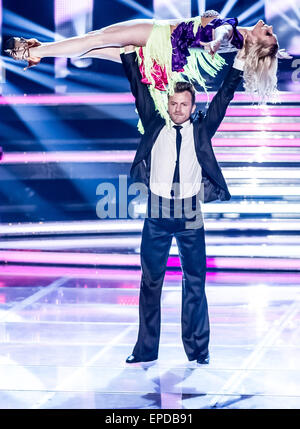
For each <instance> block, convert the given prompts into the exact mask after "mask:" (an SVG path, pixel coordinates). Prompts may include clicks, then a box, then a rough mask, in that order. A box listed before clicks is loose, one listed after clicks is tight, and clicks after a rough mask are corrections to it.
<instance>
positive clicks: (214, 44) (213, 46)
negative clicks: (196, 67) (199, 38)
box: [200, 40, 221, 59]
mask: <svg viewBox="0 0 300 429" xmlns="http://www.w3.org/2000/svg"><path fill="white" fill-rule="evenodd" d="M200 44H201V45H202V46H203V47H204V50H205V51H208V53H209V54H210V55H211V56H212V58H213V59H214V56H215V53H216V52H217V51H218V50H219V49H220V46H221V40H212V41H211V42H200Z"/></svg>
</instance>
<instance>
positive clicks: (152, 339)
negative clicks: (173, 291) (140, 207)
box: [133, 216, 209, 360]
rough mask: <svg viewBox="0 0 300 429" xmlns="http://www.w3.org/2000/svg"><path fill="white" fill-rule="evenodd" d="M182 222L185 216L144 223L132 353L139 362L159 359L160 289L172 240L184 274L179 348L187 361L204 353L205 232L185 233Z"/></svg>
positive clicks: (206, 329)
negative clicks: (136, 321) (138, 295)
mask: <svg viewBox="0 0 300 429" xmlns="http://www.w3.org/2000/svg"><path fill="white" fill-rule="evenodd" d="M186 222H187V219H186V218H185V217H184V216H183V217H182V218H174V217H172V216H170V217H169V218H166V219H165V218H161V217H159V218H146V219H145V223H144V227H143V232H142V243H141V266H142V279H141V287H140V298H139V333H138V339H137V343H136V345H135V347H134V350H133V354H134V355H135V356H136V357H137V358H139V359H141V360H155V359H157V357H158V348H159V338H160V327H161V305H160V301H161V291H162V285H163V281H164V276H165V271H166V265H167V260H168V256H169V251H170V247H171V243H172V238H173V236H175V238H176V241H177V246H178V249H179V256H180V261H181V268H182V272H183V279H182V308H181V327H182V330H181V333H182V341H183V345H184V349H185V352H186V355H187V357H188V359H189V360H195V359H197V358H198V357H199V356H202V355H206V354H207V353H208V343H209V317H208V308H207V300H206V295H205V277H206V252H205V236H204V228H203V225H202V226H201V227H200V228H196V229H195V228H190V229H189V228H187V227H186Z"/></svg>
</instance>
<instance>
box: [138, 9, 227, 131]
mask: <svg viewBox="0 0 300 429" xmlns="http://www.w3.org/2000/svg"><path fill="white" fill-rule="evenodd" d="M191 20H193V21H194V27H193V31H194V34H196V33H197V31H198V28H199V26H200V25H201V18H200V17H196V18H193V19H191ZM191 20H189V21H191ZM187 22H188V21H187ZM139 49H140V48H136V52H137V57H138V62H139V65H140V64H141V58H140V56H139V55H138V53H139ZM189 52H190V56H189V57H187V64H186V65H185V66H184V72H182V73H179V72H173V71H172V43H171V28H170V25H166V24H163V23H160V22H159V21H158V22H155V23H154V25H153V30H152V32H151V35H150V37H149V39H148V42H147V45H146V46H145V47H144V48H143V55H144V66H145V75H146V77H147V78H148V79H149V81H150V82H151V85H149V86H148V88H149V91H150V94H151V97H152V98H153V101H154V104H155V108H156V110H157V111H158V112H159V114H160V116H161V117H162V118H163V119H164V120H165V121H166V125H167V126H168V127H171V118H170V116H169V114H168V96H170V95H173V94H174V86H175V84H176V82H178V81H187V82H190V83H192V84H199V85H200V86H201V87H202V88H203V90H204V91H205V93H206V95H207V102H208V91H207V86H206V83H205V79H204V77H203V76H202V74H201V70H204V71H205V72H206V73H208V74H209V75H210V76H212V77H215V76H216V75H217V73H218V72H219V71H220V70H221V69H222V67H223V66H224V65H225V64H226V61H225V60H224V59H223V58H222V57H221V56H220V55H219V54H215V57H214V59H212V57H211V55H210V54H209V53H208V52H205V51H204V50H202V49H199V48H191V49H189ZM153 61H156V62H157V64H159V65H160V66H161V67H162V68H164V67H166V73H167V77H168V87H167V88H166V91H160V90H158V89H156V88H155V80H154V78H153V76H152V66H153ZM138 130H139V132H140V133H141V134H144V129H143V125H142V123H141V121H140V120H139V123H138Z"/></svg>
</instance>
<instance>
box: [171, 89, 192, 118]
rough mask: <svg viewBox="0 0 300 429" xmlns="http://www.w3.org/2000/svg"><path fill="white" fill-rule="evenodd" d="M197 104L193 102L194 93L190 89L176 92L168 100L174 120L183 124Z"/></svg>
mask: <svg viewBox="0 0 300 429" xmlns="http://www.w3.org/2000/svg"><path fill="white" fill-rule="evenodd" d="M195 109H196V104H192V94H191V93H190V92H189V91H183V92H175V94H174V95H171V96H170V97H169V100H168V112H169V115H170V118H171V119H172V121H173V122H174V123H175V124H177V125H180V124H183V123H184V122H185V121H187V120H188V119H189V118H190V116H191V114H192V113H194V111H195Z"/></svg>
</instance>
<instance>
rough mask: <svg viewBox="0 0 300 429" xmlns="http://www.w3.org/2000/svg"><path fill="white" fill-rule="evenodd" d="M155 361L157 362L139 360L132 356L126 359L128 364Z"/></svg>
mask: <svg viewBox="0 0 300 429" xmlns="http://www.w3.org/2000/svg"><path fill="white" fill-rule="evenodd" d="M154 360H156V359H147V360H142V359H139V358H137V357H135V356H134V355H130V356H128V358H127V359H126V363H139V362H152V361H154Z"/></svg>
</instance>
